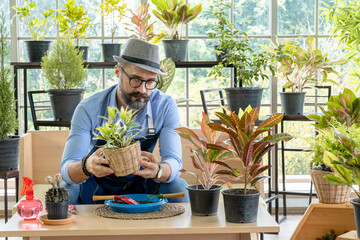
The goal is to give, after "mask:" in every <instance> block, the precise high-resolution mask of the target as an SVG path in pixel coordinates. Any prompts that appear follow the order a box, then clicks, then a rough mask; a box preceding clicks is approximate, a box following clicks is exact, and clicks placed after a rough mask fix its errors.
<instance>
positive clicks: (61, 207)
mask: <svg viewBox="0 0 360 240" xmlns="http://www.w3.org/2000/svg"><path fill="white" fill-rule="evenodd" d="M45 205H46V211H47V213H48V215H47V217H48V219H66V218H67V214H68V209H69V201H67V202H45Z"/></svg>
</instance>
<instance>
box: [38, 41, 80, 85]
mask: <svg viewBox="0 0 360 240" xmlns="http://www.w3.org/2000/svg"><path fill="white" fill-rule="evenodd" d="M42 60H43V61H42V62H41V68H42V70H43V71H44V74H45V76H46V78H47V80H48V83H49V85H50V86H51V88H52V89H73V88H79V87H80V85H81V84H82V83H83V80H84V78H85V77H86V76H87V72H86V68H87V67H85V66H84V62H85V61H84V60H83V59H82V56H81V55H79V51H78V50H77V49H76V48H75V46H74V45H73V44H72V41H71V40H70V39H67V38H60V39H58V40H57V41H56V43H55V45H54V47H53V49H52V51H51V52H47V53H46V55H45V56H44V57H43V59H42Z"/></svg>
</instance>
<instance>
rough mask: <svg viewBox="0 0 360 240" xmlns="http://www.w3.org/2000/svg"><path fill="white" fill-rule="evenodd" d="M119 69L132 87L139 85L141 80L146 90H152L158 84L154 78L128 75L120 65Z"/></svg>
mask: <svg viewBox="0 0 360 240" xmlns="http://www.w3.org/2000/svg"><path fill="white" fill-rule="evenodd" d="M119 67H120V66H119ZM120 69H121V71H122V72H123V73H124V74H125V75H126V76H127V78H128V79H129V85H130V86H131V87H132V88H138V87H140V86H141V84H142V83H143V82H144V83H145V88H146V89H147V90H153V89H154V88H156V86H157V85H158V81H156V80H142V79H140V78H138V77H129V75H128V74H127V73H126V72H125V71H124V69H123V68H122V67H120Z"/></svg>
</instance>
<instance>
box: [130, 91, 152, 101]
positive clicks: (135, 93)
mask: <svg viewBox="0 0 360 240" xmlns="http://www.w3.org/2000/svg"><path fill="white" fill-rule="evenodd" d="M128 97H135V98H140V97H142V98H144V99H145V100H148V99H149V98H150V96H149V95H147V94H146V93H140V92H132V93H129V94H128Z"/></svg>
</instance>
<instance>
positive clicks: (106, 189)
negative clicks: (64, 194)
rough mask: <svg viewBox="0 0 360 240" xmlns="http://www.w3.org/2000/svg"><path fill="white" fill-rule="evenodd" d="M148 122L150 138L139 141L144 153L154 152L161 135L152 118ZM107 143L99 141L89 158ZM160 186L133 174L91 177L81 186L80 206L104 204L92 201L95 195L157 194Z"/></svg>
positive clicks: (151, 180)
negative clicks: (157, 132)
mask: <svg viewBox="0 0 360 240" xmlns="http://www.w3.org/2000/svg"><path fill="white" fill-rule="evenodd" d="M150 110H151V108H150ZM147 120H148V126H149V128H148V136H146V138H145V139H144V138H142V139H139V140H138V141H140V144H141V150H142V151H147V152H153V150H154V148H155V145H156V142H157V140H158V138H159V134H155V129H154V128H153V121H152V118H151V117H150V116H148V118H147ZM105 143H106V142H105V141H103V140H98V141H97V142H96V144H95V146H94V147H93V148H92V150H91V151H90V152H89V154H88V156H90V155H91V154H93V153H94V152H95V151H96V150H97V149H98V148H99V147H98V146H101V145H104V144H105ZM141 169H142V167H141ZM159 186H160V183H157V182H155V181H154V180H153V179H146V178H142V177H140V176H137V175H133V174H130V175H128V176H125V177H117V176H115V175H114V174H111V175H108V176H105V177H101V178H98V177H96V176H91V177H90V178H88V179H87V180H86V181H85V182H83V183H81V184H80V194H79V199H78V200H79V203H80V204H94V203H102V202H103V201H96V202H94V201H93V200H92V196H93V195H122V194H133V193H145V194H157V193H158V189H159Z"/></svg>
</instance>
